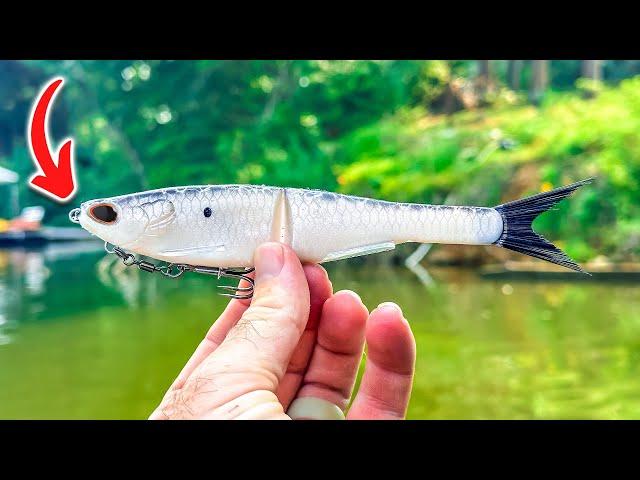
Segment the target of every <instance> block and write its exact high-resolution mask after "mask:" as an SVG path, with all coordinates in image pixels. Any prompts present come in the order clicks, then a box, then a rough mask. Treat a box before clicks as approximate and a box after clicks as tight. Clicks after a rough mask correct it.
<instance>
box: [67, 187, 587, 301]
mask: <svg viewBox="0 0 640 480" xmlns="http://www.w3.org/2000/svg"><path fill="white" fill-rule="evenodd" d="M590 181H591V179H588V180H584V181H582V182H578V183H574V184H571V185H567V186H565V187H561V188H558V189H556V190H552V191H549V192H544V193H540V194H538V195H534V196H532V197H527V198H524V199H521V200H517V201H514V202H510V203H505V204H503V205H499V206H497V207H494V208H486V207H455V206H447V205H421V204H411V203H393V202H387V201H382V200H373V199H368V198H361V197H354V196H348V195H340V194H336V193H329V192H324V191H318V190H305V189H297V188H278V187H266V186H254V185H210V186H191V187H176V188H164V189H160V190H152V191H148V192H142V193H134V194H130V195H122V196H118V197H112V198H105V199H100V200H91V201H88V202H85V203H83V204H82V205H81V206H80V208H76V209H74V210H72V211H71V213H70V214H69V216H70V219H71V220H72V221H74V222H76V223H80V225H81V226H82V227H83V228H85V229H86V230H88V231H89V232H91V233H93V234H94V235H96V236H98V237H100V238H101V239H102V240H104V241H105V242H108V243H109V244H112V245H115V246H117V248H115V253H117V254H118V255H119V256H120V257H121V258H123V260H124V261H125V263H127V264H136V265H138V266H139V267H140V268H142V269H144V270H148V271H154V270H156V271H157V270H159V271H162V272H163V273H165V274H171V275H170V276H177V275H179V274H181V273H182V272H183V271H189V270H194V271H199V272H201V273H214V274H217V275H219V276H220V275H226V274H231V275H232V276H241V274H243V273H246V271H242V270H234V269H232V268H230V267H245V268H246V267H251V266H252V264H253V263H252V262H253V253H254V250H255V249H256V247H257V246H258V245H259V244H261V243H263V242H266V241H280V242H283V243H286V244H289V245H291V247H292V248H293V250H294V251H295V252H296V253H297V254H298V256H299V257H300V259H301V260H302V261H307V262H318V263H322V262H331V261H334V260H340V259H344V258H350V257H357V256H360V255H368V254H372V253H378V252H383V251H385V250H391V249H393V248H394V247H395V245H397V244H399V243H405V242H420V243H450V244H466V245H497V246H499V247H503V248H507V249H510V250H515V251H517V252H520V253H524V254H526V255H530V256H532V257H537V258H541V259H543V260H547V261H549V262H552V263H556V264H559V265H563V266H565V267H568V268H571V269H573V270H577V271H580V272H582V271H583V270H582V269H581V268H580V266H579V265H577V264H576V263H575V262H574V261H573V260H571V259H570V258H569V257H568V256H567V255H566V254H565V253H564V252H562V251H561V250H560V249H558V248H556V247H555V246H554V245H553V244H552V243H550V242H548V241H547V240H545V239H544V238H543V237H542V236H540V235H538V234H536V233H535V232H534V231H533V229H532V226H531V223H532V222H533V220H534V219H535V218H536V217H537V216H538V215H539V214H540V213H542V212H544V211H546V210H548V209H550V208H551V207H552V206H554V205H555V204H556V203H558V202H559V201H560V200H562V199H563V198H565V197H567V196H568V195H570V194H571V193H572V192H573V191H575V190H576V189H577V188H579V187H580V186H582V185H584V184H586V183H589V182H590ZM125 249H126V250H130V251H132V252H135V253H138V254H141V255H145V256H148V257H152V258H155V259H158V260H163V261H165V262H168V263H169V264H170V265H169V266H166V267H155V266H153V265H152V264H150V263H148V262H143V261H139V260H136V259H135V257H133V255H132V254H128V253H126V252H125ZM108 251H111V252H113V251H114V250H108ZM163 268H164V270H163ZM175 268H177V270H176V269H175ZM198 269H199V270H198ZM172 272H175V275H174V274H173V273H172ZM247 291H248V290H247ZM249 296H250V293H249Z"/></svg>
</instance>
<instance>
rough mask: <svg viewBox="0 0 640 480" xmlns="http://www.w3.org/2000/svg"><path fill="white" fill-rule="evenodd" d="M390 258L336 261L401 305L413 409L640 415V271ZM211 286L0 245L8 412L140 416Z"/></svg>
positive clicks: (92, 255) (171, 367)
mask: <svg viewBox="0 0 640 480" xmlns="http://www.w3.org/2000/svg"><path fill="white" fill-rule="evenodd" d="M76 248H77V249H76ZM385 260H388V257H387V258H386V259H385V257H384V254H381V255H379V256H378V257H377V259H376V260H374V261H369V262H363V261H360V260H357V259H354V260H352V261H344V262H338V263H335V264H329V265H327V269H328V271H329V274H330V276H331V278H332V281H333V285H334V288H335V289H336V290H338V289H343V288H350V289H353V290H356V291H357V292H359V293H360V295H361V296H362V299H363V301H364V302H365V303H366V304H367V305H368V306H369V308H373V307H375V306H376V305H377V304H378V303H380V302H383V301H387V300H393V301H396V302H398V303H399V304H400V305H402V306H403V308H404V311H405V314H406V317H407V318H408V319H409V321H410V323H411V325H412V328H413V330H414V332H415V335H416V339H417V343H418V361H417V372H416V379H415V385H414V394H413V397H412V402H411V405H410V408H409V416H410V417H411V418H640V317H639V316H638V315H637V312H638V311H639V310H640V296H639V295H638V293H639V289H638V286H637V284H634V283H626V284H613V283H604V282H596V281H594V282H576V283H568V282H553V283H546V282H541V281H536V282H534V281H514V280H509V281H506V280H483V279H482V278H480V277H478V275H477V274H476V272H474V271H473V270H469V269H459V268H436V267H429V274H430V276H431V277H432V278H433V281H432V282H431V283H430V284H429V286H428V287H427V286H426V285H423V284H422V283H420V282H419V281H418V279H417V278H416V276H415V274H414V273H413V272H411V271H410V270H409V269H407V268H404V267H397V266H393V265H392V264H391V263H390V262H388V261H385ZM216 284H217V282H216V281H215V280H214V279H211V278H209V277H203V276H199V275H185V276H184V277H183V278H180V279H179V280H172V279H167V278H164V277H161V276H159V275H154V274H147V273H145V272H141V271H139V270H138V269H136V268H126V267H124V266H123V265H122V264H121V263H120V262H119V261H118V259H117V258H116V257H115V256H113V255H105V253H104V251H103V250H102V245H101V244H97V245H92V246H88V245H81V244H78V245H75V246H73V247H72V245H71V244H67V245H55V246H53V245H52V246H51V247H50V248H47V249H44V250H39V251H25V250H11V251H0V365H3V366H4V365H8V366H9V368H0V418H22V417H28V418H144V417H145V416H146V415H147V414H148V413H149V411H150V409H151V408H153V407H154V406H155V403H156V402H157V401H158V399H159V398H160V396H161V395H162V393H163V392H164V390H165V389H166V388H167V386H168V384H169V383H170V382H171V380H172V379H173V378H174V376H175V374H176V373H177V372H178V371H179V369H180V367H181V366H182V365H183V364H184V362H185V360H186V358H188V356H189V355H190V354H191V352H192V351H193V349H194V348H195V346H196V345H197V344H198V342H199V341H200V339H201V338H202V335H204V332H206V330H207V328H208V327H209V326H210V324H211V322H212V321H213V319H215V318H216V316H217V315H218V314H219V313H220V312H221V310H222V309H223V308H224V305H225V299H223V298H222V297H219V296H218V295H216V294H215V293H216V290H217V289H216Z"/></svg>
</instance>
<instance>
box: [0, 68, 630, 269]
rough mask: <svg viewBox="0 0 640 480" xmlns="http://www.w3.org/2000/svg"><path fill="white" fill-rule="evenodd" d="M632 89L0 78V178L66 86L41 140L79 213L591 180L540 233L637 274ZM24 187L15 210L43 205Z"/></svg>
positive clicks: (423, 199) (606, 73)
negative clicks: (273, 191) (231, 186)
mask: <svg viewBox="0 0 640 480" xmlns="http://www.w3.org/2000/svg"><path fill="white" fill-rule="evenodd" d="M594 62H595V63H594ZM639 74H640V62H635V61H617V60H616V61H582V62H581V61H543V60H536V61H521V60H510V61H506V60H505V61H443V60H438V61H303V60H296V61H228V62H224V61H190V62H170V61H155V60H154V61H115V60H109V61H24V62H21V61H3V62H0V166H5V167H7V168H10V169H12V170H14V171H16V172H17V173H18V174H19V175H20V177H21V179H22V178H27V177H28V176H29V173H30V171H31V169H32V163H31V161H30V158H29V154H28V151H27V148H26V147H25V139H24V121H25V118H26V114H27V112H28V110H29V107H30V103H31V101H32V100H33V96H34V95H35V93H36V92H37V89H38V87H39V86H40V85H41V84H42V83H44V82H45V81H46V80H47V79H48V78H49V77H50V76H52V75H62V76H64V77H65V78H66V79H67V82H66V83H65V87H64V91H63V93H62V94H61V95H60V99H59V100H58V101H57V104H56V106H55V109H54V113H53V115H52V126H51V131H52V138H53V139H54V141H59V140H60V139H62V138H65V137H67V136H69V135H72V136H73V137H74V138H75V139H76V144H77V155H76V164H77V167H78V181H79V185H80V188H79V192H78V196H77V202H80V201H83V200H86V199H88V198H99V197H102V196H111V195H117V194H122V193H130V192H135V191H141V190H145V189H152V188H160V187H166V186H170V185H188V184H206V183H210V184H221V183H254V184H270V185H283V186H292V187H308V188H320V189H324V190H331V191H337V192H340V193H349V194H354V195H360V196H367V197H373V198H380V199H386V200H391V201H403V202H417V203H433V204H442V203H447V204H458V205H478V206H494V205H498V204H500V203H504V202H506V201H510V200H514V199H517V198H521V197H524V196H527V195H532V194H535V193H538V192H543V191H548V190H551V189H553V188H556V187H559V186H562V185H565V184H568V183H572V182H575V181H578V180H582V179H584V178H588V177H595V182H594V183H593V184H591V185H589V186H587V187H585V188H583V189H581V190H580V191H578V192H576V194H574V195H573V196H571V197H570V198H568V199H566V200H564V201H563V202H561V203H560V204H559V205H558V206H557V208H556V209H554V211H551V212H547V213H545V214H543V215H542V216H541V217H540V218H538V219H537V220H536V222H535V223H534V228H535V230H536V231H537V232H539V233H540V234H542V235H544V236H545V237H546V238H548V239H549V240H550V241H552V242H553V243H555V244H556V245H557V246H558V247H559V248H561V249H562V250H564V251H565V252H567V254H568V255H569V256H571V257H572V258H573V259H574V260H576V261H577V262H579V263H581V264H586V265H605V264H608V265H614V264H619V263H620V264H627V265H631V264H634V263H636V262H640V187H639V185H640V134H639V132H640V76H637V75H639ZM23 184H25V185H23ZM3 188H4V187H3ZM19 188H20V191H19V198H20V201H21V204H22V205H38V204H42V203H44V202H42V199H41V197H38V196H37V194H35V193H34V192H32V191H31V190H30V189H28V188H27V187H26V182H22V181H21V184H20V187H19ZM2 195H3V196H4V195H5V194H4V193H2ZM5 198H6V197H5ZM49 203H51V204H49ZM72 203H73V205H72V204H69V205H65V206H59V205H54V204H52V202H47V205H43V206H44V207H45V209H46V215H45V224H47V225H58V226H60V225H63V226H68V218H67V213H68V210H69V209H70V208H72V207H73V206H74V205H75V203H74V202H72ZM8 208H9V202H5V204H3V205H2V206H0V210H1V211H0V217H4V218H7V217H8V216H9V215H10V212H7V209H8ZM414 249H415V246H414V245H410V246H407V247H403V248H398V249H397V250H396V252H395V253H394V254H393V255H392V256H391V258H394V259H397V257H402V258H403V259H404V258H406V256H408V255H409V254H411V253H412V252H413V250H414ZM405 253H406V256H405ZM394 261H395V260H394ZM513 261H518V262H523V263H522V265H525V264H529V263H530V262H529V260H528V259H527V258H524V257H522V256H521V255H518V254H514V253H510V252H507V251H505V250H502V249H499V248H495V247H493V248H491V247H486V248H485V247H465V246H451V247H450V246H444V245H442V246H438V247H437V248H435V249H433V251H432V252H430V253H429V256H428V257H427V259H426V260H425V261H424V262H423V263H431V262H433V263H460V264H475V265H481V264H482V265H486V264H506V263H505V262H513ZM527 262H529V263H527ZM535 263H536V264H538V263H541V262H535ZM549 268H553V267H552V266H549ZM611 268H614V267H611Z"/></svg>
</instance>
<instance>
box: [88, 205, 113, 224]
mask: <svg viewBox="0 0 640 480" xmlns="http://www.w3.org/2000/svg"><path fill="white" fill-rule="evenodd" d="M89 216H91V218H93V219H94V220H96V221H97V222H100V223H104V224H107V225H110V224H112V223H115V221H116V220H117V219H118V214H117V212H116V211H115V210H114V208H113V206H112V205H110V204H108V203H100V204H98V205H94V206H93V207H91V208H90V209H89Z"/></svg>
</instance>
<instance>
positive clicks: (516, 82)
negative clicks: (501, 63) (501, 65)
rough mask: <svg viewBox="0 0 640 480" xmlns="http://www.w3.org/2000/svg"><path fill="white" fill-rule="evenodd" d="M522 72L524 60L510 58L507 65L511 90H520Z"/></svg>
mask: <svg viewBox="0 0 640 480" xmlns="http://www.w3.org/2000/svg"><path fill="white" fill-rule="evenodd" d="M521 74H522V60H509V65H508V66H507V83H508V85H509V88H511V90H520V77H521Z"/></svg>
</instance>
